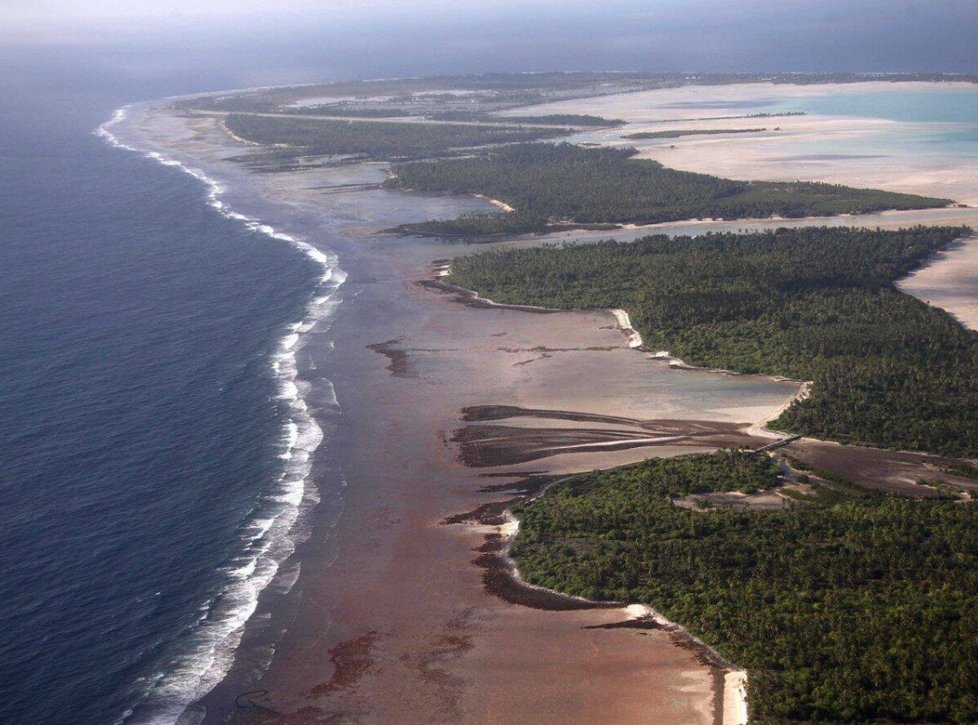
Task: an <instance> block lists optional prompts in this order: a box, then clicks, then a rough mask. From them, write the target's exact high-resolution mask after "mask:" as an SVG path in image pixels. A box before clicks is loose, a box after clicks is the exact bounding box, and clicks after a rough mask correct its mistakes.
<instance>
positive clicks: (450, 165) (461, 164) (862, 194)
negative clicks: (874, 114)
mask: <svg viewBox="0 0 978 725" xmlns="http://www.w3.org/2000/svg"><path fill="white" fill-rule="evenodd" d="M634 154H635V150H634V149H612V148H582V147H580V146H575V145H573V144H568V143H560V144H549V143H546V144H543V143H541V144H515V145H510V146H503V147H500V148H497V149H492V150H490V151H488V152H486V153H483V154H481V155H478V156H468V157H464V158H457V159H443V160H440V161H434V162H415V163H404V164H397V165H396V166H395V167H394V172H395V177H394V178H392V179H391V180H389V181H388V186H390V187H394V188H404V189H413V190H416V191H426V192H438V193H455V194H484V195H486V196H489V197H491V198H493V199H499V200H501V201H504V202H506V203H507V204H509V205H510V206H512V207H514V208H516V209H517V210H519V211H521V212H523V213H524V214H525V215H526V219H527V224H526V226H525V228H523V229H522V230H521V231H525V232H534V231H540V230H541V228H544V227H545V226H546V224H545V223H544V222H541V221H539V220H544V219H546V220H549V221H562V222H577V223H581V224H590V223H636V224H651V223H656V222H667V221H676V220H681V219H693V218H718V219H743V218H749V217H769V216H784V217H803V216H827V215H835V214H844V213H860V212H873V211H880V210H883V209H921V208H931V207H940V206H946V205H947V204H949V203H950V201H948V200H946V199H929V198H926V197H921V196H915V195H911V194H895V193H892V192H887V191H876V190H870V189H851V188H848V187H845V186H836V185H830V184H819V183H812V182H788V183H780V182H767V181H755V182H748V181H732V180H730V179H721V178H718V177H716V176H708V175H706V174H694V173H690V172H688V171H676V170H675V169H668V168H666V167H664V166H662V164H660V163H658V162H656V161H652V160H650V159H633V158H631V156H633V155H634ZM487 216H488V217H489V218H487V219H485V220H483V227H485V228H492V225H493V224H494V223H497V222H498V223H499V224H501V225H505V226H508V227H510V228H511V227H512V225H513V220H506V219H502V218H500V216H501V215H499V214H495V215H487ZM541 225H542V226H541ZM468 227H471V224H470V223H467V224H464V225H455V224H454V222H453V221H452V220H449V221H439V222H431V223H425V224H416V225H405V226H404V227H401V229H402V231H404V232H407V233H440V234H450V233H456V234H462V233H463V232H465V230H466V228H468Z"/></svg>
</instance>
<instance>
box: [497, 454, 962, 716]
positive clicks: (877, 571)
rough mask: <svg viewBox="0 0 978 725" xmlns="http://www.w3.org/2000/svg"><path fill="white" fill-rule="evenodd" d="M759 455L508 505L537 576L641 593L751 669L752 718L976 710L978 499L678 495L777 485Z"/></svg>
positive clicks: (590, 591)
mask: <svg viewBox="0 0 978 725" xmlns="http://www.w3.org/2000/svg"><path fill="white" fill-rule="evenodd" d="M777 474H778V471H777V467H776V466H774V464H773V463H772V462H771V460H770V459H769V458H768V456H767V454H764V453H761V454H752V453H735V452H719V453H714V454H710V455H698V456H690V457H684V458H673V459H650V460H648V461H645V462H644V463H640V464H637V465H634V466H630V467H626V468H623V469H617V470H614V471H607V472H594V473H589V474H585V475H582V476H577V477H574V478H572V479H569V480H566V481H564V482H562V483H560V484H557V485H555V486H554V487H552V488H551V489H550V490H549V491H548V492H547V495H545V496H543V497H540V498H538V499H535V500H532V501H530V502H528V503H523V504H520V505H518V506H517V507H516V508H515V510H514V512H515V513H516V515H517V516H518V517H519V520H520V532H519V535H518V537H517V539H516V542H515V544H514V545H513V548H512V552H511V553H512V555H513V556H514V557H515V559H516V562H517V564H518V566H519V570H520V573H521V574H522V575H523V577H524V578H525V579H527V580H528V581H529V582H531V583H533V584H538V585H541V586H545V587H549V588H553V589H557V590H560V591H562V592H567V593H570V594H575V595H580V596H584V597H588V598H592V599H599V600H617V601H629V602H644V603H649V604H651V605H652V606H654V607H655V609H656V610H658V611H659V612H661V613H663V614H664V615H665V616H666V617H668V618H669V619H671V620H672V621H675V622H681V623H682V624H683V625H684V626H685V627H686V628H687V629H688V630H689V631H690V632H691V633H693V634H694V635H696V636H697V637H699V638H701V639H702V640H703V641H705V642H706V643H708V644H710V645H712V646H713V647H715V648H716V649H717V650H718V651H719V652H720V653H721V654H722V655H723V656H724V657H725V658H727V659H729V660H730V661H732V662H736V663H737V664H738V665H739V666H742V667H746V668H747V669H748V672H749V673H750V675H749V681H748V691H747V695H748V699H747V702H748V707H749V713H750V717H751V721H752V722H846V723H855V722H880V721H884V722H948V721H951V722H975V721H978V697H976V693H975V682H978V509H976V508H975V505H974V504H964V505H962V504H961V503H960V502H959V501H914V500H909V499H903V498H900V497H897V496H893V495H889V496H885V495H882V494H878V493H871V492H867V491H864V490H859V489H848V488H840V487H836V488H835V489H826V488H822V489H820V490H821V491H822V492H823V495H821V496H819V497H817V498H810V497H800V498H802V499H803V500H801V501H799V502H797V503H795V504H794V505H791V506H789V507H787V508H783V509H780V510H765V511H761V510H750V509H743V508H740V509H735V508H719V507H717V508H707V509H701V510H696V509H691V508H686V507H680V506H678V505H677V503H679V502H681V499H682V498H683V497H685V496H687V495H688V494H690V493H705V492H711V491H713V492H715V491H754V490H757V489H768V488H772V487H775V486H777V485H779V481H778V475H777Z"/></svg>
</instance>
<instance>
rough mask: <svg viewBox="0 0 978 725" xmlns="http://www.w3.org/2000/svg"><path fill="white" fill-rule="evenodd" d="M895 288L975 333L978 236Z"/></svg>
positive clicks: (976, 323) (947, 251)
mask: <svg viewBox="0 0 978 725" xmlns="http://www.w3.org/2000/svg"><path fill="white" fill-rule="evenodd" d="M897 286H898V287H899V288H900V289H901V290H903V291H904V292H907V293H908V294H912V295H913V296H914V297H918V298H920V299H922V300H924V301H925V302H929V303H930V304H932V305H935V306H937V307H941V308H943V309H945V310H947V311H948V312H950V313H951V314H952V315H954V316H955V317H956V318H958V320H960V321H961V324H963V325H965V326H966V327H970V328H971V329H972V330H978V236H971V237H968V238H967V239H962V240H961V241H960V242H957V243H956V244H954V246H953V247H951V248H949V249H947V250H945V251H943V252H940V253H939V254H938V255H937V258H936V259H934V260H933V261H932V262H931V263H930V264H928V265H927V266H926V267H923V268H921V269H919V270H917V271H916V272H913V273H912V274H911V275H910V276H909V277H906V278H905V279H903V280H901V281H900V283H899V284H898V285H897Z"/></svg>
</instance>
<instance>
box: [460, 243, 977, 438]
mask: <svg viewBox="0 0 978 725" xmlns="http://www.w3.org/2000/svg"><path fill="white" fill-rule="evenodd" d="M968 231H969V230H968V229H967V228H962V227H931V228H928V227H915V228H912V229H906V230H900V231H878V230H877V231H870V230H861V229H845V228H828V227H822V228H802V229H779V230H777V231H776V232H766V233H758V234H744V235H739V234H708V235H705V236H702V237H696V238H692V237H677V238H668V237H665V236H661V235H660V236H653V237H647V238H645V239H642V240H639V241H636V242H629V243H616V242H612V241H609V242H605V243H600V244H592V245H581V246H568V247H554V246H548V247H544V248H525V249H512V250H505V251H492V252H486V253H483V254H479V255H475V256H471V257H461V258H458V259H456V260H454V261H453V262H452V266H451V275H450V276H449V277H448V278H447V281H449V282H451V283H452V284H455V285H458V286H460V287H464V288H466V289H471V290H475V291H477V292H478V293H479V294H480V295H482V296H484V297H488V298H491V299H492V300H494V301H496V302H501V303H510V304H519V305H539V306H544V307H555V308H564V309H567V308H600V307H606V308H621V309H624V310H626V311H627V312H628V314H629V316H630V319H631V321H632V324H633V326H634V327H635V328H636V329H637V330H638V331H639V332H640V333H641V334H642V338H643V340H644V342H645V345H646V347H648V348H650V349H652V350H668V351H669V352H670V353H671V354H672V355H675V356H678V357H680V358H682V359H683V360H684V361H685V362H686V363H688V364H690V365H696V366H704V367H711V368H723V369H728V370H733V371H738V372H744V373H766V374H771V375H783V376H787V377H790V378H794V379H798V380H811V381H813V383H814V384H813V385H812V388H811V393H810V395H809V396H807V397H806V398H805V399H803V400H799V401H796V402H795V403H794V404H793V405H792V406H791V407H790V408H789V409H788V410H787V411H786V412H785V413H784V414H783V415H782V416H781V417H780V418H779V419H778V420H776V421H774V423H773V425H774V426H775V427H777V428H779V429H782V430H786V431H791V432H794V433H803V434H805V435H810V436H815V437H818V438H824V439H829V440H835V441H841V442H844V443H857V444H866V445H876V446H882V447H890V448H900V449H907V450H922V451H929V452H935V453H942V454H949V455H956V456H971V457H973V456H978V333H975V332H973V331H970V330H967V329H965V328H964V327H962V326H961V324H960V323H959V322H958V321H957V320H955V319H954V318H953V317H952V316H951V315H949V314H948V313H946V312H944V311H943V310H941V309H938V308H934V307H931V306H929V305H927V304H926V303H924V302H922V301H920V300H918V299H916V298H915V297H911V296H910V295H907V294H904V293H902V292H900V291H898V290H897V289H896V288H895V286H894V282H895V280H897V279H899V278H900V277H903V276H905V275H906V274H907V273H908V272H909V271H910V270H911V269H913V268H914V267H917V266H919V265H920V264H921V262H922V261H923V260H924V259H926V258H927V257H929V256H930V255H932V254H934V253H935V252H936V251H938V250H940V249H942V248H944V247H945V246H947V245H948V244H950V243H951V242H952V241H953V240H955V239H957V238H959V237H961V236H963V235H964V234H965V233H967V232H968Z"/></svg>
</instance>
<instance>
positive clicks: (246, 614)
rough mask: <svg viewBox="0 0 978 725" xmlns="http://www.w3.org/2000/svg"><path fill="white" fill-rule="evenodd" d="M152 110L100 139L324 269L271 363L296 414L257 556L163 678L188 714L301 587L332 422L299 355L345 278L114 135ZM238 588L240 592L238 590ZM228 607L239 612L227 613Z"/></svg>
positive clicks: (117, 118) (250, 549)
mask: <svg viewBox="0 0 978 725" xmlns="http://www.w3.org/2000/svg"><path fill="white" fill-rule="evenodd" d="M148 105H149V104H129V105H127V106H124V107H122V108H120V109H117V110H116V111H115V112H114V113H113V115H112V117H111V118H110V119H109V120H108V121H106V122H104V123H103V124H101V125H100V126H99V127H98V128H97V129H96V131H95V134H96V135H97V136H99V137H100V138H102V139H103V140H104V141H105V142H106V143H107V144H108V145H109V146H112V147H114V148H117V149H119V150H122V151H125V152H131V153H136V154H139V155H141V156H143V157H144V158H147V159H150V160H152V161H155V162H157V163H158V164H160V165H161V166H164V167H170V168H176V169H178V170H179V171H181V172H182V173H185V174H187V175H188V176H190V177H192V178H194V179H195V180H196V181H198V182H200V183H201V184H203V186H204V187H205V189H206V194H205V200H206V203H207V205H208V206H210V207H211V208H213V209H214V210H216V211H217V212H218V213H219V214H221V215H222V216H224V217H225V218H227V219H230V220H232V221H235V222H239V223H241V224H243V225H244V227H245V228H247V229H249V230H251V231H253V232H255V233H258V234H262V235H264V236H265V237H267V238H269V239H270V240H274V241H275V242H279V243H285V244H288V245H290V246H292V247H293V248H295V249H296V250H297V251H299V252H301V253H302V254H304V255H305V256H306V257H307V258H308V259H310V260H311V261H312V262H314V263H316V264H317V265H319V266H320V267H321V269H322V273H321V275H320V277H319V280H318V282H317V284H316V292H315V294H314V296H313V298H312V299H311V300H310V302H309V303H308V304H307V305H306V307H305V309H304V310H303V317H302V318H301V319H299V320H297V321H295V322H293V323H291V324H289V325H287V326H286V327H285V329H284V330H283V332H282V335H281V337H280V338H279V339H278V340H277V344H276V349H275V350H274V351H273V352H272V353H271V354H270V356H269V360H268V364H269V366H270V367H271V369H272V370H273V372H274V374H275V377H276V378H277V380H278V388H279V394H278V396H277V398H278V399H281V400H285V401H287V404H288V406H289V408H290V416H289V418H288V419H287V420H286V421H285V422H284V423H283V429H282V432H281V434H280V445H283V450H282V451H281V452H280V453H279V454H278V456H277V457H278V459H279V460H280V461H281V464H280V466H281V468H280V470H279V471H278V472H276V473H275V474H274V475H275V476H277V478H276V480H275V481H274V482H273V483H272V484H271V485H269V487H268V490H267V491H266V493H265V494H264V495H263V496H262V502H261V506H260V508H259V509H258V510H256V512H255V520H253V521H249V522H245V523H244V524H243V526H244V528H245V529H246V530H251V529H254V530H255V531H256V533H254V534H253V535H252V537H251V538H250V540H249V544H248V546H247V547H245V549H244V550H243V551H242V555H248V556H251V557H252V558H251V560H250V561H249V562H248V563H247V564H245V565H243V566H241V567H239V569H238V572H243V573H244V576H243V577H240V576H237V573H238V572H234V574H235V575H234V576H231V575H229V577H228V580H227V581H226V582H223V583H222V585H221V587H222V588H221V599H222V600H225V601H222V602H221V608H220V609H218V610H216V611H215V612H214V613H213V614H214V616H211V617H206V618H203V619H201V620H199V621H198V623H197V626H196V627H195V628H194V631H193V632H191V633H189V634H187V635H184V637H182V638H181V640H185V639H187V638H190V639H191V640H193V639H199V640H200V641H201V642H202V643H204V644H205V646H207V647H209V651H207V652H206V653H205V655H204V660H203V662H201V661H200V657H201V655H200V652H197V651H195V652H193V653H192V654H190V655H188V656H184V657H183V659H182V660H181V661H180V664H179V666H177V667H173V665H170V666H169V668H168V671H167V672H166V673H165V674H163V675H162V678H163V679H162V687H164V688H176V689H177V691H176V692H169V693H168V694H167V700H166V703H165V704H164V705H163V707H165V708H166V709H167V710H171V711H176V710H179V711H180V712H184V711H185V710H186V708H187V707H189V706H190V705H191V704H192V703H193V702H194V701H195V700H196V699H198V698H199V696H200V693H201V692H202V691H203V692H207V691H208V690H210V689H212V688H213V687H214V686H216V685H217V683H219V682H220V681H221V680H223V678H224V677H225V676H226V675H227V672H228V671H229V669H230V668H231V666H232V662H233V658H234V657H235V653H236V651H237V649H238V647H239V646H240V643H241V636H242V634H243V630H242V625H243V624H245V623H247V622H248V621H249V620H250V619H251V618H252V616H253V615H254V613H255V611H256V609H257V608H258V603H259V599H260V598H261V596H262V594H263V592H264V591H265V590H266V589H269V588H273V587H276V586H279V587H284V588H285V590H288V589H290V588H291V584H290V583H289V582H288V580H289V579H290V578H291V579H292V580H293V583H294V576H293V575H292V573H290V572H289V571H287V570H285V569H283V566H284V564H285V562H286V561H287V560H288V559H289V558H290V557H291V555H292V553H293V552H294V551H295V547H296V546H297V545H298V544H299V543H300V542H301V538H302V536H303V534H302V532H301V529H300V527H301V526H302V522H303V521H304V520H305V519H306V518H308V516H309V511H310V510H311V509H312V508H314V507H315V506H316V505H317V504H318V503H319V502H320V497H319V493H318V491H317V490H316V487H315V486H313V485H312V482H311V474H312V459H313V457H314V456H315V454H316V451H317V449H319V447H320V445H321V443H322V442H323V438H324V431H323V426H325V425H326V423H325V422H321V421H320V420H318V419H317V416H315V415H313V414H312V413H310V410H309V405H308V401H307V399H306V396H305V394H304V388H305V385H304V383H303V380H302V375H301V373H300V370H299V367H298V361H297V354H298V353H299V351H300V350H301V349H302V347H303V345H304V342H305V339H304V338H305V337H306V335H307V333H309V332H311V331H312V330H313V329H314V328H315V327H316V326H317V324H319V323H320V322H323V321H324V320H327V319H328V317H329V315H330V311H331V308H332V307H333V306H334V305H335V303H336V298H337V293H338V291H339V289H340V287H341V286H342V285H343V282H344V281H345V279H346V274H345V273H344V272H343V270H342V269H341V268H340V267H339V260H338V258H337V257H336V256H335V255H333V254H331V253H324V252H323V251H320V250H319V249H317V248H315V247H313V246H312V245H310V244H308V243H306V242H305V241H303V240H301V239H298V238H296V237H293V236H291V235H288V234H285V233H283V232H281V231H278V229H276V228H275V227H272V226H270V225H267V224H265V223H263V221H262V220H261V219H259V218H256V217H253V216H249V215H246V214H242V213H239V212H237V211H235V210H234V209H232V208H231V207H229V206H228V205H227V204H226V203H224V202H223V201H221V197H222V196H223V194H224V192H225V189H224V187H223V186H222V184H221V183H220V182H219V181H217V180H215V179H214V178H212V177H211V176H209V175H208V174H207V173H206V172H204V171H202V170H201V169H199V168H196V167H195V166H192V165H188V164H187V163H184V162H183V161H180V160H178V159H176V158H174V157H172V156H168V155H166V154H164V153H161V152H160V151H157V150H154V149H151V148H139V147H138V146H133V145H130V144H127V143H124V142H123V141H121V140H120V139H119V138H118V137H117V136H116V135H115V133H113V129H114V128H115V127H116V126H118V125H120V124H125V123H126V121H127V120H128V119H129V114H130V113H131V112H132V111H133V110H136V111H138V110H139V109H140V108H141V107H146V106H148ZM225 130H226V129H225ZM331 303H332V304H331ZM269 517H270V518H269ZM248 572H250V573H248ZM237 589H241V591H240V592H237V591H236V590H237ZM236 599H237V602H236V603H235V600H236ZM229 602H230V603H231V604H230V606H232V607H233V609H232V610H231V611H226V610H227V607H228V606H229ZM208 606H209V607H212V606H213V602H210V603H208ZM195 675H196V676H197V677H198V678H199V681H198V682H196V683H194V684H193V687H192V689H186V685H181V684H180V683H179V682H172V683H170V680H171V679H173V678H176V679H178V680H185V679H192V678H193V677H194V676H195ZM181 688H183V689H181ZM147 695H148V696H149V700H150V702H148V703H147V702H146V701H145V700H141V701H139V702H137V703H135V705H134V709H133V712H132V713H131V715H135V716H141V712H142V710H144V709H145V708H146V707H158V706H159V705H154V704H152V698H153V692H152V691H150V692H148V693H147ZM127 717H129V716H127Z"/></svg>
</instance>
